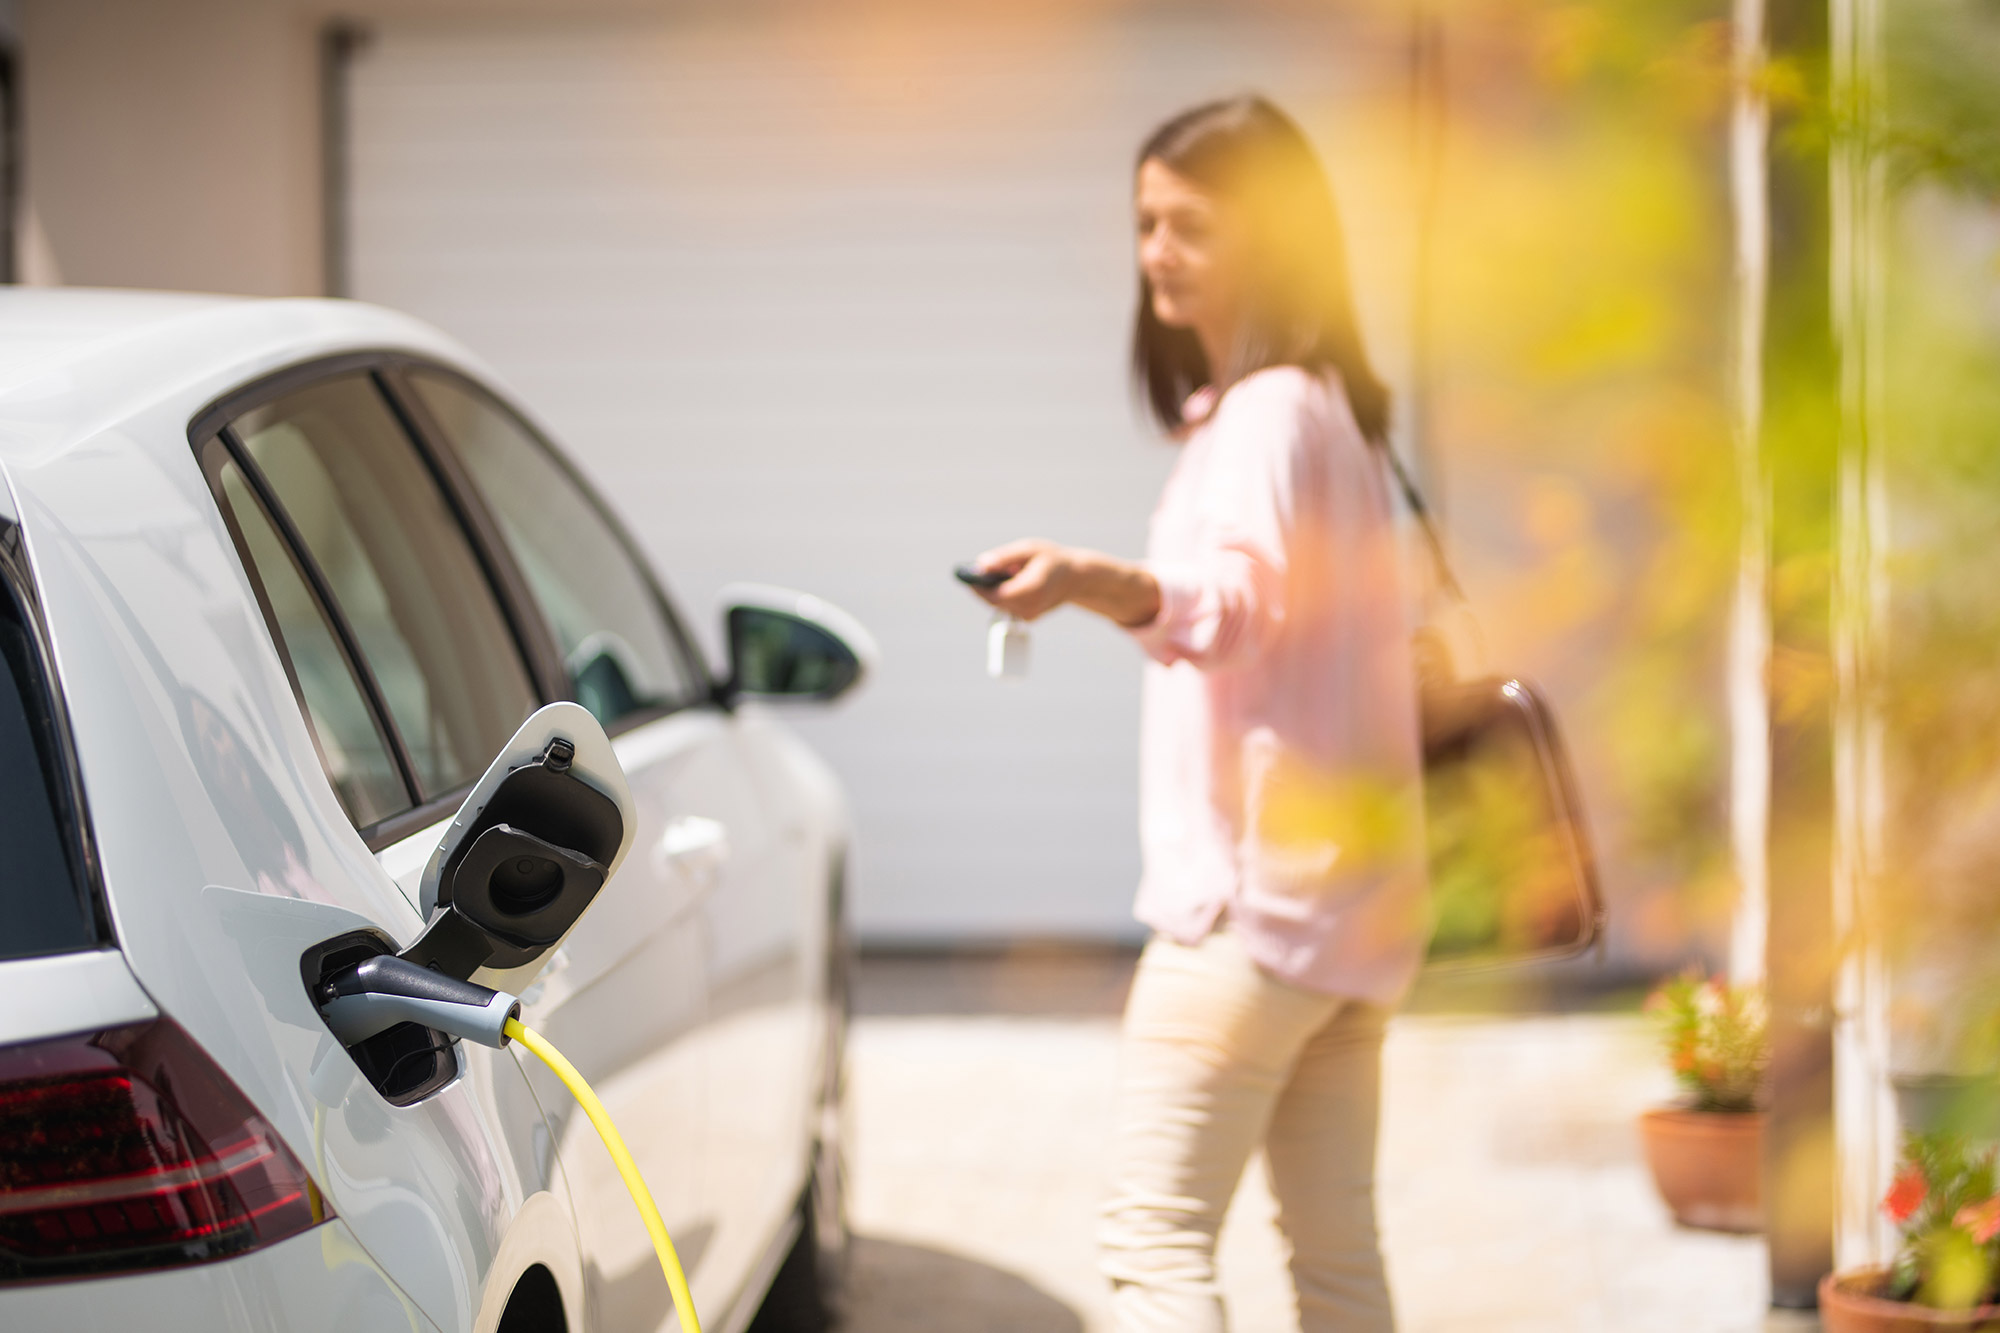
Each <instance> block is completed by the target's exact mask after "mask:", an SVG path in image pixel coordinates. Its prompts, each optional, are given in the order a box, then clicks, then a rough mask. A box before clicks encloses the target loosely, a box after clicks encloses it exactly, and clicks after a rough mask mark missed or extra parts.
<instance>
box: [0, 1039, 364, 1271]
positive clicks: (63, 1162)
mask: <svg viewBox="0 0 2000 1333" xmlns="http://www.w3.org/2000/svg"><path fill="white" fill-rule="evenodd" d="M331 1215H332V1210H331V1209H329V1208H328V1207H327V1206H326V1203H325V1200H324V1199H323V1198H322V1197H321V1196H320V1193H319V1190H318V1188H317V1187H316V1186H315V1185H314V1184H313V1182H312V1180H311V1179H310V1178H309V1177H308V1176H307V1175H306V1172H305V1168H304V1167H302V1166H300V1165H299V1161H298V1159H297V1158H296V1157H294V1156H293V1155H292V1153H291V1151H290V1150H289V1149H287V1148H286V1147H285V1145H284V1143H283V1141H281V1140H280V1139H279V1138H278V1136H277V1134H276V1132H274V1131H273V1130H272V1128H271V1126H270V1125H269V1124H268V1123H266V1121H265V1120H264V1118H263V1117H262V1116H260V1115H258V1114H257V1112H256V1111H255V1110H254V1109H253V1108H252V1107H251V1105H250V1103H249V1101H248V1100H247V1099H245V1097H244V1096H243V1094H242V1093H241V1092H240V1091H238V1090H237V1088H236V1085H235V1084H233V1083H231V1082H230V1081H229V1079H228V1077H227V1076H226V1075H224V1074H223V1072H222V1071H221V1070H220V1069H218V1068H216V1066H215V1063H214V1062H213V1061H211V1060H210V1059H209V1058H208V1057H207V1056H206V1055H204V1054H202V1052H201V1049H200V1048H199V1047H197V1046H196V1045H195V1044H194V1042H193V1041H192V1040H191V1039H190V1038H189V1037H188V1035H187V1034H186V1033H185V1032H183V1031H181V1029H180V1028H179V1027H178V1026H176V1025H175V1024H174V1023H172V1022H170V1021H169V1020H167V1019H164V1018H162V1019H158V1020H155V1021H154V1022H151V1023H141V1024H137V1025H135V1026H132V1027H121V1028H113V1029H110V1030H108V1031H105V1032H99V1033H97V1034H95V1035H93V1036H82V1037H68V1038H63V1039H61V1040H57V1041H43V1042H33V1043H29V1044H26V1045H20V1046H9V1047H4V1048H0V1281H7V1280H13V1281H20V1280H32V1279H37V1278H60V1277H71V1276H77V1275H81V1274H85V1273H108V1272H123V1271H129V1270H132V1269H139V1268H160V1267H165V1266H168V1265H173V1264H185V1263H200V1262H202V1261H204V1260H209V1259H221V1258H226V1257H227V1256H229V1255H233V1254H241V1253H243V1252H244V1251H245V1250H252V1249H255V1248H257V1247H258V1246H260V1245H268V1244H270V1243H271V1242H273V1241H277V1240H282V1239H284V1238H285V1237H287V1236H293V1235H296V1234H298V1233H299V1232H301V1231H304V1230H305V1229H306V1228H308V1227H311V1226H315V1225H317V1224H318V1223H320V1222H323V1221H325V1220H326V1219H327V1218H328V1217H329V1216H331Z"/></svg>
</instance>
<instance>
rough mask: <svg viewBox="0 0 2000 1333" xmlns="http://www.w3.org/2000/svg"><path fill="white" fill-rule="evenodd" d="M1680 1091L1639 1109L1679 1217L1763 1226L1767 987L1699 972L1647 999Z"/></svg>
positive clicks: (1717, 1224)
mask: <svg viewBox="0 0 2000 1333" xmlns="http://www.w3.org/2000/svg"><path fill="white" fill-rule="evenodd" d="M1646 1012H1647V1013H1648V1014H1649V1015H1651V1016H1652V1018H1653V1020H1654V1022H1655V1023H1657V1024H1658V1025H1659V1029H1660V1037H1661V1043H1662V1045H1663V1046H1664V1047H1665V1049H1666V1055H1667V1062H1668V1064H1669V1065H1670V1066H1671V1067H1672V1069H1673V1071H1674V1078H1675V1080H1676V1081H1677V1082H1678V1083H1679V1084H1680V1085H1681V1089H1682V1092H1683V1094H1684V1095H1683V1097H1682V1099H1681V1101H1680V1102H1679V1103H1678V1104H1676V1105H1673V1106H1665V1107H1659V1108H1657V1109H1655V1110H1651V1111H1647V1112H1646V1113H1645V1114H1644V1115H1642V1116H1641V1117H1640V1118H1639V1137H1640V1140H1641V1142H1642V1143H1643V1144H1644V1146H1645V1151H1646V1164H1647V1165H1648V1166H1649V1167H1651V1168H1652V1171H1653V1183H1654V1185H1655V1186H1656V1187H1657V1188H1658V1189H1659V1191H1660V1197H1661V1198H1662V1199H1664V1200H1665V1201H1666V1204H1667V1207H1668V1208H1669V1209H1670V1210H1672V1212H1673V1215H1674V1220H1675V1221H1677V1222H1679V1223H1681V1224H1682V1225H1683V1226H1690V1227H1705V1228H1708V1229H1710V1230H1714V1231H1757V1230H1760V1229H1761V1228H1762V1227H1763V1224H1764V1203H1763V1184H1762V1182H1763V1174H1764V1160H1763V1159H1764V1113H1763V1112H1762V1111H1761V1110H1759V1109H1758V1106H1757V1100H1758V1096H1759V1094H1760V1092H1761V1090H1762V1088H1763V1083H1764V1071H1765V1068H1766V1067H1767V1066H1768V1065H1769V1064H1770V1058H1771V1056H1770V1044H1769V1039H1768V1034H1767V1030H1766V1023H1765V1010H1764V997H1763V993H1762V992H1761V991H1760V990H1758V989H1757V988H1756V987H1752V986H1729V985H1725V984H1724V983H1723V982H1721V981H1720V980H1717V979H1715V978H1712V977H1704V976H1702V975H1701V974H1700V973H1698V972H1693V973H1686V974H1683V975H1681V976H1678V977H1675V978H1674V979H1673V980H1671V981H1668V982H1665V983H1663V984H1662V985H1661V986H1660V987H1659V988H1658V989H1657V990H1655V991H1654V992H1653V994H1652V995H1651V996H1650V997H1649V998H1648V999H1647V1001H1646Z"/></svg>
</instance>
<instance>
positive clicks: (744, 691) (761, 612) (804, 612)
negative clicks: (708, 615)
mask: <svg viewBox="0 0 2000 1333" xmlns="http://www.w3.org/2000/svg"><path fill="white" fill-rule="evenodd" d="M722 597H723V606H724V610H723V629H724V632H725V634H726V635H727V638H728V643H729V679H728V682H727V683H726V684H725V685H724V686H723V688H722V695H723V698H724V700H725V702H733V701H734V700H736V699H740V698H756V699H792V700H810V701H817V702H825V701H827V700H832V699H837V698H839V697H840V696H842V695H844V694H846V693H848V692H849V691H851V690H852V689H854V687H855V686H857V685H859V684H860V683H861V681H862V680H863V679H864V678H865V677H866V676H867V674H868V673H869V672H870V671H871V670H873V669H874V666H875V662H876V658H877V652H876V648H875V640H874V638H873V637H872V636H871V635H870V634H869V633H868V631H867V630H865V629H863V628H862V627H861V622H860V621H858V620H856V619H854V617H852V616H850V615H848V614H847V613H846V612H845V611H842V610H841V609H840V608H839V607H837V606H833V605H831V604H830V603H827V602H824V601H821V600H820V599H819V598H817V597H813V596H811V595H809V594H807V593H802V592H791V591H788V590H787V589H784V588H766V587H758V586H752V585H748V584H739V585H736V586H734V587H730V588H725V589H723V592H722Z"/></svg>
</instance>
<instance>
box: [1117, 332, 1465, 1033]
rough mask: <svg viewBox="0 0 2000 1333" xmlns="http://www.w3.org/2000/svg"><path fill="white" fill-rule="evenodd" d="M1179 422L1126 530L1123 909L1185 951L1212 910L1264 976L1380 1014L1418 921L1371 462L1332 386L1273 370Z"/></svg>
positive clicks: (1401, 613)
mask: <svg viewBox="0 0 2000 1333" xmlns="http://www.w3.org/2000/svg"><path fill="white" fill-rule="evenodd" d="M1211 404H1213V412H1212V413H1210V412H1209V410H1208V409H1209V407H1210V405H1211ZM1204 417H1205V419H1204ZM1189 418H1190V420H1191V421H1192V422H1194V423H1195V424H1194V425H1193V427H1192V429H1191V432H1190V434H1189V436H1188V439H1187V441H1186V443H1185V444H1184V445H1183V447H1182V452H1181V457H1180V460H1179V462H1178V463H1176V464H1175V467H1174V471H1173V475H1172V476H1171V477H1170V478H1169V479H1168V481H1167V487H1166V490H1165V492H1164V493H1163V494H1162V496H1161V497H1160V504H1159V508H1158V509H1156V510H1155V511H1154V513H1153V522H1152V530H1151V536H1150V538H1149V540H1148V543H1147V560H1146V567H1147V568H1148V569H1149V570H1150V571H1151V572H1152V574H1153V575H1154V577H1155V578H1157V579H1158V580H1159V584H1160V599H1161V605H1160V612H1159V615H1158V616H1157V617H1156V618H1155V619H1154V620H1153V621H1152V622H1151V623H1149V624H1147V625H1145V626H1142V627H1140V628H1139V629H1137V630H1135V631H1133V635H1134V637H1135V638H1136V639H1137V640H1138V641H1139V644H1140V646H1142V647H1143V648H1144V649H1145V650H1146V652H1147V654H1148V655H1149V656H1151V657H1152V659H1153V662H1152V663H1151V664H1150V665H1148V667H1147V668H1146V681H1145V691H1144V704H1143V709H1142V715H1141V738H1140V782H1139V823H1140V841H1141V845H1142V849H1143V852H1144V862H1145V870H1144V875H1143V877H1142V879H1141V881H1140V886H1139V899H1138V906H1137V914H1138V917H1139V920H1141V921H1142V922H1144V923H1145V924H1147V925H1148V926H1151V927H1152V928H1153V929H1155V930H1157V931H1159V932H1160V933H1162V934H1164V935H1167V936H1170V937H1171V938H1173V939H1176V940H1179V941H1180V942H1182V943H1184V944H1193V943H1195V942H1196V941H1198V940H1200V939H1201V938H1202V937H1203V936H1205V935H1206V934H1208V932H1209V931H1210V930H1212V929H1214V928H1215V926H1216V923H1217V922H1218V920H1220V919H1221V918H1222V917H1223V915H1224V914H1225V913H1226V914H1227V916H1228V919H1229V922H1230V923H1231V925H1232V926H1233V928H1234V929H1235V930H1236V931H1237V933H1238V934H1239V935H1240V936H1241V937H1242V939H1243V941H1244V943H1245V946H1246V947H1247V949H1248V950H1249V953H1250V955H1251V957H1253V958H1254V959H1256V960H1257V962H1258V963H1259V964H1261V965H1262V966H1264V967H1265V968H1267V969H1268V970H1270V971H1271V972H1273V973H1275V974H1276V975H1278V976H1280V977H1283V978H1284V979H1286V980H1288V981H1291V982H1293V983H1294V984H1296V985H1299V986H1303V987H1306V988H1308V989H1311V990H1315V991H1322V992H1326V993H1329V994H1336V995H1347V996H1353V997H1355V998H1358V999H1364V1000H1369V1001H1373V1002H1375V1003H1379V1004H1394V1003H1396V1002H1397V1001H1398V1000H1399V999H1400V998H1401V997H1402V994H1403V992H1404V991H1405V990H1406V989H1407V988H1408V986H1409V983H1410V981H1411V979H1412V978H1413V976H1414V975H1415V973H1416V969H1417V965H1418V963H1419V961H1420V959H1421V955H1422V952H1423V945H1424V940H1425V937H1426V934H1427V931H1428V929H1429V916H1428V904H1427V901H1426V896H1425V889H1424V855H1423V842H1422V810H1421V799H1420V794H1419V786H1418V781H1419V772H1420V769H1419V748H1418V744H1419V743H1418V731H1417V710H1416V686H1415V680H1414V677H1413V674H1412V666H1411V661H1410V625H1409V623H1408V616H1407V610H1406V605H1407V604H1406V602H1405V599H1404V595H1403V588H1402V582H1401V570H1400V563H1399V560H1398V555H1397V545H1396V538H1395V532H1394V525H1393V519H1392V515H1391V511H1390V506H1389V495H1388V487H1387V482H1386V478H1385V476H1384V469H1383V464H1382V461H1381V460H1380V458H1378V457H1377V456H1376V454H1375V452H1374V451H1373V450H1372V449H1371V448H1370V446H1369V445H1368V443H1367V441H1366V440H1364V439H1363V438H1362V435H1361V432H1360V430H1359V429H1358V428H1357V427H1356V426H1355V424H1354V417H1353V414H1352V412H1351V411H1350V410H1349V408H1348V404H1347V397H1346V395H1345V394H1344V393H1343V392H1342V391H1341V389H1340V387H1339V383H1338V381H1337V380H1331V379H1321V378H1317V377H1315V376H1313V375H1310V374H1308V373H1307V372H1305V371H1303V370H1300V369H1297V368H1295V367H1289V366H1281V367H1274V368H1272V369H1269V370H1262V371H1259V372H1257V373H1256V374H1254V375H1251V376H1248V377H1247V378H1245V379H1243V380H1241V381H1239V382H1238V383H1236V384H1235V385H1233V386H1232V387H1231V388H1230V389H1229V391H1228V392H1227V393H1226V394H1224V395H1223V397H1222V400H1221V402H1220V403H1214V402H1213V397H1212V395H1209V394H1207V393H1205V392H1204V393H1203V394H1198V395H1197V396H1196V399H1195V400H1194V401H1192V402H1191V403H1190V404H1189Z"/></svg>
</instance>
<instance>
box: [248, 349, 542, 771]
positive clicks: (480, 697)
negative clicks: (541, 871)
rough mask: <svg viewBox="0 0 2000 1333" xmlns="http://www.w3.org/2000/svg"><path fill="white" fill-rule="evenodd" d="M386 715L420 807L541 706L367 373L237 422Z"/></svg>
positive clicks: (475, 565)
mask: <svg viewBox="0 0 2000 1333" xmlns="http://www.w3.org/2000/svg"><path fill="white" fill-rule="evenodd" d="M231 425H232V428H233V430H234V432H235V434H236V436H237V438H238V440H239V441H240V442H241V444H242V447H243V449H244V451H245V452H246V453H247V454H248V455H249V457H250V459H251V460H252V461H253V462H254V463H255V465H256V467H257V469H258V470H259V471H260V472H262V474H263V475H264V477H265V479H266V481H267V483H268V485H269V487H270V490H271V492H272V494H273V495H275V496H276V497H277V501H278V504H279V506H280V507H281V508H282V509H283V510H284V514H285V517H286V518H287V519H288V520H289V521H290V523H291V525H292V527H293V529H294V530H295V531H296V532H297V533H298V537H299V540H300V542H301V543H302V544H303V545H304V547H305V551H306V553H307V555H308V556H310V558H311V561H312V563H313V564H314V565H316V566H317V567H318V569H319V571H320V573H321V575H322V576H323V577H324V578H325V580H326V583H327V586H328V588H329V589H330V591H331V593H332V596H333V600H334V602H335V603H336V606H337V608H338V611H339V613H340V616H341V618H342V619H344V620H345V621H346V623H347V626H348V628H349V629H350V631H351V632H352V633H353V636H354V639H355V642H356V644H357V646H358V647H359V649H360V652H361V655H362V657H363V659H365V661H366V662H367V665H368V669H369V671H370V673H371V674H372V675H373V676H374V678H375V682H376V685H377V687H378V688H379V690H380V691H381V695H382V698H383V701H384V702H385V704H386V705H387V707H388V710H389V716H390V720H391V721H392V722H393V723H394V725H395V728H396V731H397V733H398V735H399V736H400V737H401V739H402V742H403V746H404V748H405V750H406V751H407V752H408V754H409V758H410V767H411V769H412V771H413V773H414V776H415V778H416V781H417V786H418V787H419V789H420V790H419V791H418V793H417V794H418V797H419V799H420V800H428V799H430V798H431V797H435V796H439V795H442V794H444V793H446V792H448V791H450V790H452V789H453V788H455V787H458V786H461V785H463V784H464V783H467V782H470V781H472V780H473V779H474V778H475V777H477V776H478V775H479V773H480V772H481V771H482V770H484V769H485V767H486V765H487V764H488V763H489V762H490V761H491V760H492V758H493V756H494V755H496V754H498V753H499V752H500V749H501V747H502V746H503V745H505V744H506V743H507V740H508V738H509V737H511V736H512V735H513V733H514V730H515V728H516V727H518V726H519V725H520V724H521V721H522V719H524V718H525V717H527V715H528V714H529V713H531V712H533V711H534V709H535V707H536V703H537V698H536V693H535V689H534V686H533V685H532V683H531V682H530V680H529V676H528V669H527V665H526V663H525V662H524V661H523V660H522V657H521V652H520V648H519V646H518V645H517V644H516V643H515V642H514V637H513V634H512V632H511V631H510V630H509V628H508V625H507V621H506V617H505V615H504V614H503V613H502V611H501V609H500V604H499V602H498V600H497V599H496V598H495V596H494V593H493V587H492V584H491V583H490V582H489V581H488V580H487V577H486V574H485V571H484V570H483V569H482V568H481V566H480V563H479V559H478V557H477V556H476V555H475V554H474V552H473V548H472V544H471V541H470V539H469V538H468V537H467V536H466V534H465V529H464V528H463V527H462V526H461V525H460V523H459V521H458V518H457V516H456V515H455V514H454V513H453V512H452V509H451V506H450V504H449V502H448V501H447V500H446V499H445V496H444V493H443V491H442V490H441V489H440V487H439V485H438V481H437V478H436V477H435V476H434V475H433V474H432V473H431V470H430V468H429V467H428V466H426V464H425V462H424V460H423V459H422V458H420V457H419V456H418V455H417V453H416V451H415V450H414V448H413V447H412V446H411V443H410V439H409V436H408V435H407V434H405V432H404V430H403V428H402V424H401V423H400V422H399V421H398V420H397V418H396V416H395V414H394V413H393V412H392V411H391V410H390V409H389V405H388V403H387V401H386V400H385V399H384V398H383V397H382V394H381V391H380V390H379V389H378V388H377V387H376V385H375V382H374V380H373V378H372V377H370V376H369V375H367V374H365V373H356V374H352V375H345V376H341V377H338V378H335V379H330V380H324V381H321V382H320V383H317V384H314V385H311V386H309V387H307V388H304V389H300V390H297V391H295V392H293V393H289V394H286V395H285V396H284V397H282V398H279V399H277V400H276V401H274V402H271V403H268V404H265V405H264V406H262V407H258V408H255V409H253V410H251V411H249V412H246V413H245V414H243V415H242V416H240V417H238V418H237V419H236V420H235V421H234V422H232V423H231Z"/></svg>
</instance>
